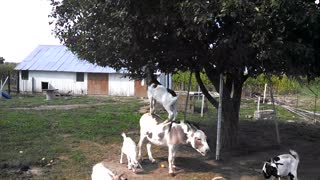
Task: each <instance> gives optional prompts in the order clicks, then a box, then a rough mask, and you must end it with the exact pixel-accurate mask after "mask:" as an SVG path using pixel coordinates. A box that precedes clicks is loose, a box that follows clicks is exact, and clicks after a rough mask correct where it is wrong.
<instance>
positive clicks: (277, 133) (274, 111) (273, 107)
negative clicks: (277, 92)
mask: <svg viewBox="0 0 320 180" xmlns="http://www.w3.org/2000/svg"><path fill="white" fill-rule="evenodd" d="M267 77H268V79H269V82H270V96H271V101H272V109H273V113H274V118H275V119H274V124H275V127H276V135H277V143H278V145H280V144H281V141H280V134H279V127H278V120H277V113H276V106H275V104H274V98H273V84H272V81H271V78H270V76H268V75H267Z"/></svg>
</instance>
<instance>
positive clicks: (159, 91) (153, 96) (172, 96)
mask: <svg viewBox="0 0 320 180" xmlns="http://www.w3.org/2000/svg"><path fill="white" fill-rule="evenodd" d="M146 69H147V72H146V75H147V77H146V83H147V85H148V90H147V94H148V99H149V102H150V113H151V114H154V113H155V104H156V102H158V103H160V104H162V106H163V107H164V109H165V110H166V111H167V112H168V120H169V121H171V120H175V119H176V117H177V115H178V113H177V107H176V103H177V100H178V96H177V94H176V93H175V92H174V91H173V90H171V89H168V88H166V87H164V86H163V85H161V83H160V82H159V81H158V80H157V79H156V77H155V76H154V74H153V72H152V71H151V70H150V68H146Z"/></svg>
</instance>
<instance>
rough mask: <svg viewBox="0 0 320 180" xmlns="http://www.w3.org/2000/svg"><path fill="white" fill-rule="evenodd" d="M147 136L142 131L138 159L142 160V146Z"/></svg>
mask: <svg viewBox="0 0 320 180" xmlns="http://www.w3.org/2000/svg"><path fill="white" fill-rule="evenodd" d="M145 138H146V137H145V136H144V135H143V134H142V132H140V140H139V143H138V151H139V152H138V160H139V161H142V156H141V148H142V144H143V142H144V140H145Z"/></svg>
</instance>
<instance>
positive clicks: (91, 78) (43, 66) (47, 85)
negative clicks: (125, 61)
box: [15, 45, 171, 97]
mask: <svg viewBox="0 0 320 180" xmlns="http://www.w3.org/2000/svg"><path fill="white" fill-rule="evenodd" d="M15 70H17V71H18V72H19V81H18V82H19V85H18V87H19V91H20V92H22V93H37V92H43V90H46V89H56V90H57V91H58V92H59V93H61V94H66V93H69V94H75V95H110V96H136V97H146V85H145V83H144V82H143V81H140V80H130V79H129V78H128V77H124V75H126V72H125V71H120V72H119V71H116V70H114V69H112V68H110V67H101V66H98V65H94V64H92V63H89V62H88V61H85V60H80V59H78V57H77V56H76V55H75V54H73V53H72V52H71V51H69V50H68V49H67V48H66V47H65V46H62V45H40V46H38V47H37V48H36V49H35V50H33V51H32V52H31V53H30V54H29V55H28V56H27V57H26V58H25V59H24V60H23V61H22V62H21V63H20V64H19V65H18V66H17V67H16V68H15ZM159 80H160V82H161V83H162V84H164V85H167V86H168V87H171V77H170V75H164V74H161V75H160V76H159Z"/></svg>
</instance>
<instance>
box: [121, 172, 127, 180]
mask: <svg viewBox="0 0 320 180" xmlns="http://www.w3.org/2000/svg"><path fill="white" fill-rule="evenodd" d="M123 175H124V173H121V174H120V175H119V178H120V179H121V180H127V178H126V177H122V176H123Z"/></svg>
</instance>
